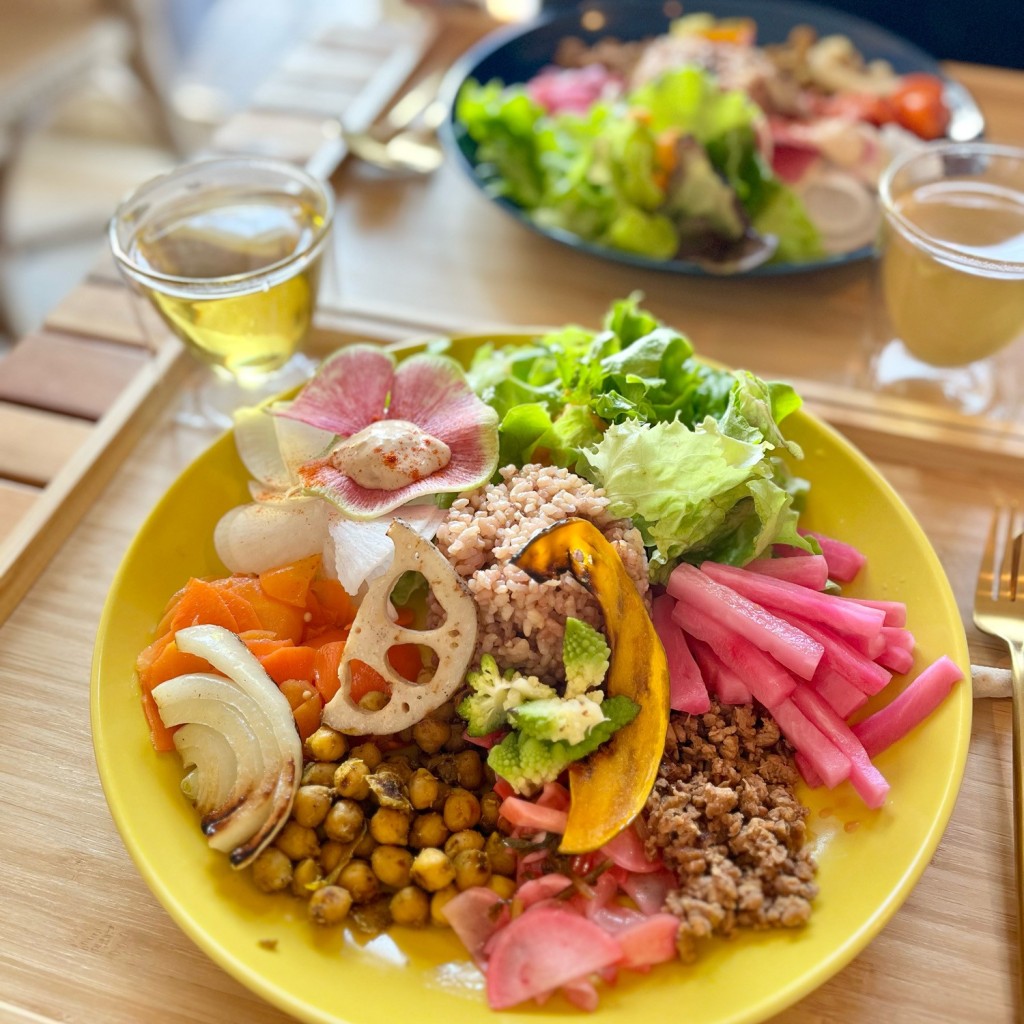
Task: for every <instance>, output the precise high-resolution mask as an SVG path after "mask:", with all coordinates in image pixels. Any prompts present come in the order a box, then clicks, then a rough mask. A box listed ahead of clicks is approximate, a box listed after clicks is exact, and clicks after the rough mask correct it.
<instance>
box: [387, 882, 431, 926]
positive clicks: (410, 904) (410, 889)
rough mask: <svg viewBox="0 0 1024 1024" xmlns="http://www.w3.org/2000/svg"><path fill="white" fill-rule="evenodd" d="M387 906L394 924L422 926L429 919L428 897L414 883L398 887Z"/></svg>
mask: <svg viewBox="0 0 1024 1024" xmlns="http://www.w3.org/2000/svg"><path fill="white" fill-rule="evenodd" d="M388 906H389V908H390V910H391V919H392V920H393V921H394V922H395V924H404V925H410V926H411V927H413V928H422V927H423V925H425V924H426V923H427V922H428V921H429V920H430V897H429V896H428V895H427V894H426V893H425V892H424V891H423V890H422V889H420V888H418V887H417V886H415V885H407V886H405V887H404V888H402V889H399V890H398V892H396V893H395V895H394V896H392V897H391V902H390V904H389V905H388Z"/></svg>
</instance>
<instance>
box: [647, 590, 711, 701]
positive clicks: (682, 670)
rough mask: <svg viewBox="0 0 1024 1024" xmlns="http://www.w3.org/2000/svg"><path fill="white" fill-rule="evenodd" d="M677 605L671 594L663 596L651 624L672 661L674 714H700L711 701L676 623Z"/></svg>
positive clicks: (670, 676) (656, 603)
mask: <svg viewBox="0 0 1024 1024" xmlns="http://www.w3.org/2000/svg"><path fill="white" fill-rule="evenodd" d="M675 603H676V602H675V598H674V597H672V596H671V595H670V594H660V595H659V596H658V597H656V598H655V599H654V601H653V602H652V604H651V621H652V622H653V623H654V629H655V631H656V632H657V634H658V639H659V640H660V641H661V646H662V647H664V648H665V656H666V658H667V659H668V686H669V690H668V706H669V707H670V708H671V709H672V710H673V711H685V712H686V713H687V714H691V715H700V714H703V713H704V712H705V711H707V710H708V709H709V708H710V707H711V698H710V697H708V689H707V687H706V686H705V685H704V680H703V679H702V678H701V673H700V669H699V668H697V663H696V662H695V661H694V660H693V655H692V654H691V653H690V648H689V647H687V646H686V637H685V636H683V631H682V630H681V629H680V628H679V626H678V625H676V623H675V622H674V621H673V620H672V609H673V608H674V607H675Z"/></svg>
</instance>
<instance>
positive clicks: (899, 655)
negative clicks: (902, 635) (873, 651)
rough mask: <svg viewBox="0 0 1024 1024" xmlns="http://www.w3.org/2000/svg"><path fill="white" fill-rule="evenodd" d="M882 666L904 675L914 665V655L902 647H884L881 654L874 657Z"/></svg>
mask: <svg viewBox="0 0 1024 1024" xmlns="http://www.w3.org/2000/svg"><path fill="white" fill-rule="evenodd" d="M875 661H877V662H878V664H879V665H881V666H882V667H883V668H887V669H889V670H890V671H892V672H895V673H896V674H897V675H901V676H902V675H905V674H906V673H907V672H909V671H910V670H911V669H912V668H913V667H914V655H913V654H911V653H910V651H907V650H904V648H902V647H886V649H885V650H884V651H882V653H881V654H879V655H878V657H877V658H875Z"/></svg>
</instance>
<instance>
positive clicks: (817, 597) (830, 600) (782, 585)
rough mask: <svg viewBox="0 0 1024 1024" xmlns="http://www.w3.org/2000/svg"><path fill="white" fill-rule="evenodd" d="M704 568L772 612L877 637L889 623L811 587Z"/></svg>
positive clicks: (877, 613)
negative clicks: (778, 611)
mask: <svg viewBox="0 0 1024 1024" xmlns="http://www.w3.org/2000/svg"><path fill="white" fill-rule="evenodd" d="M701 568H702V571H704V572H705V573H707V575H708V576H710V577H711V579H713V580H715V581H716V582H718V583H721V584H722V585H723V586H726V587H731V588H733V589H734V590H735V591H736V592H737V593H739V594H742V595H743V596H744V597H746V598H748V599H749V600H751V601H757V602H759V603H761V604H763V605H764V606H765V607H766V608H768V609H769V610H770V611H776V610H781V611H787V612H792V613H793V614H795V615H801V616H803V617H805V618H808V619H811V620H813V621H815V622H828V623H830V624H831V625H832V626H833V627H834V628H835V629H841V630H842V631H843V632H844V633H856V634H858V635H860V636H874V635H875V634H876V633H877V632H878V631H879V630H880V629H881V628H882V622H883V620H884V619H885V613H884V612H883V611H882V610H881V609H879V608H872V607H868V606H866V605H863V604H861V603H859V602H855V601H852V600H850V599H848V598H844V597H837V596H836V595H834V594H819V593H818V592H817V591H814V590H809V589H808V588H807V587H800V586H797V585H795V584H793V583H787V582H786V581H785V580H777V579H772V578H771V577H770V576H761V575H759V574H758V573H752V572H746V571H745V570H743V569H737V568H736V567H735V566H733V565H719V564H718V563H717V562H705V563H704V565H703V566H702V567H701Z"/></svg>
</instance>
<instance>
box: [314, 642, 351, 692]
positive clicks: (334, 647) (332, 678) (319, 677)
mask: <svg viewBox="0 0 1024 1024" xmlns="http://www.w3.org/2000/svg"><path fill="white" fill-rule="evenodd" d="M344 653H345V641H344V640H333V641H331V642H329V643H325V644H321V645H320V646H319V647H318V648H317V649H316V660H315V661H314V662H313V685H314V686H315V687H316V688H317V690H319V691H320V696H321V697H323V699H324V703H325V704H326V703H327V702H328V701H329V700H331V698H332V697H333V696H334V695H335V694H336V693H337V692H338V689H339V687H340V686H341V682H340V680H339V679H338V666H339V665H340V664H341V656H342V655H343V654H344Z"/></svg>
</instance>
